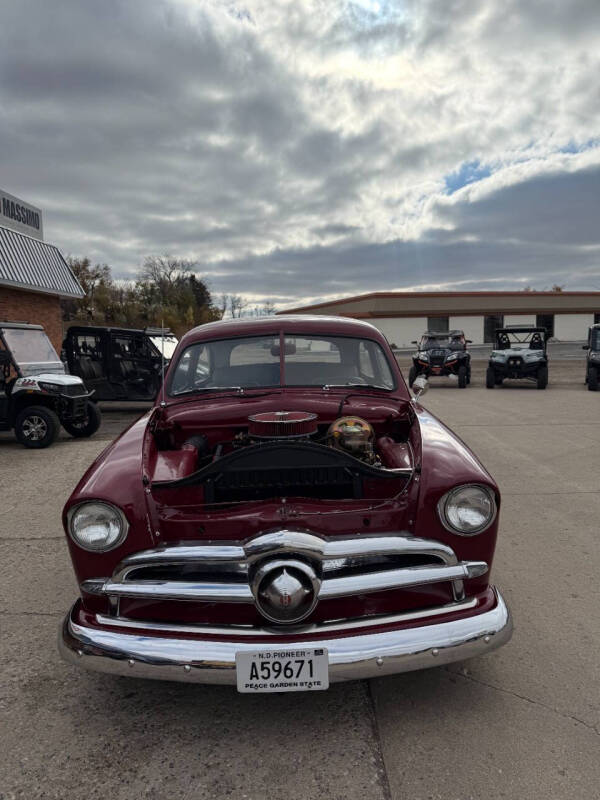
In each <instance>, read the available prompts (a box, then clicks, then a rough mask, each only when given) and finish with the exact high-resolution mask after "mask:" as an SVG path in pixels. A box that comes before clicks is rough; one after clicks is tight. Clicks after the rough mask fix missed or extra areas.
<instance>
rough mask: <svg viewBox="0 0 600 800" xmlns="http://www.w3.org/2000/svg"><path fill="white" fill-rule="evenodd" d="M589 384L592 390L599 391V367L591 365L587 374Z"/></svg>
mask: <svg viewBox="0 0 600 800" xmlns="http://www.w3.org/2000/svg"><path fill="white" fill-rule="evenodd" d="M587 386H588V389H589V390H590V392H597V391H598V367H590V368H589V370H588V374H587Z"/></svg>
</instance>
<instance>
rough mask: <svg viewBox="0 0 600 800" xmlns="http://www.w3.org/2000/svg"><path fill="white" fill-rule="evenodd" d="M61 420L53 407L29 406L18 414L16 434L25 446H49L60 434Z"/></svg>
mask: <svg viewBox="0 0 600 800" xmlns="http://www.w3.org/2000/svg"><path fill="white" fill-rule="evenodd" d="M59 431H60V420H59V419H58V417H57V416H56V414H55V413H54V411H52V409H51V408H46V407H45V406H29V407H28V408H24V409H23V411H21V412H20V413H19V414H18V415H17V419H16V421H15V436H16V437H17V440H18V441H19V442H21V444H22V445H24V446H25V447H29V448H32V449H36V450H40V449H41V448H42V447H49V446H50V445H51V444H52V443H53V442H54V441H56V437H57V436H58V432H59Z"/></svg>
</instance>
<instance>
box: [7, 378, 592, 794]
mask: <svg viewBox="0 0 600 800" xmlns="http://www.w3.org/2000/svg"><path fill="white" fill-rule="evenodd" d="M575 366H576V365H575ZM569 369H570V365H567V372H566V373H564V374H562V376H561V374H560V373H559V372H557V374H556V382H555V383H554V384H552V383H551V384H550V386H549V388H548V389H547V390H546V391H544V392H538V391H536V390H533V391H532V390H530V389H529V387H523V388H521V387H520V385H519V384H514V385H513V386H506V387H501V388H498V389H495V390H493V391H489V390H486V389H484V388H482V387H481V385H479V386H477V381H474V383H473V384H472V385H471V386H470V387H469V388H468V389H466V390H459V389H457V388H455V387H454V386H452V384H451V383H450V382H444V381H440V382H439V383H437V382H433V381H432V388H431V389H430V391H429V393H428V394H427V395H426V396H425V397H424V398H423V402H424V405H426V406H427V407H428V408H430V409H431V410H432V411H433V412H434V413H436V414H438V416H440V417H441V418H442V419H444V421H446V422H447V423H448V424H449V425H450V426H451V427H452V428H454V430H456V432H457V433H458V434H459V435H460V436H461V437H462V438H463V439H464V440H465V441H466V442H467V443H468V444H470V445H471V446H472V447H473V448H474V450H475V451H476V453H477V454H478V455H479V457H480V458H481V460H482V461H483V462H484V464H486V466H487V467H488V468H489V469H490V471H491V472H492V474H493V475H494V476H495V477H496V478H497V480H498V481H499V483H500V486H501V489H502V491H503V504H502V509H501V532H500V539H499V546H498V550H497V555H496V560H495V564H494V569H493V578H494V580H495V582H497V583H498V585H499V586H500V587H501V588H502V590H503V592H504V594H505V596H506V598H507V600H508V602H509V603H510V605H511V608H512V610H513V613H514V617H515V634H514V638H513V640H512V642H511V643H510V644H509V645H507V646H506V647H505V648H503V649H501V650H499V651H496V652H494V653H493V654H490V655H489V656H485V657H482V658H479V659H474V660H472V661H468V662H464V663H462V664H453V665H450V666H448V667H446V668H439V669H432V670H426V671H423V672H419V673H412V674H406V675H398V676H393V677H389V678H385V679H380V680H375V681H371V682H370V683H367V682H357V683H350V684H338V685H335V686H333V687H332V688H331V689H330V691H329V692H326V693H314V694H299V695H263V696H261V697H253V696H246V695H238V694H237V693H236V692H235V691H234V690H232V689H229V688H211V687H202V686H198V685H195V686H188V685H183V684H168V683H154V682H152V683H150V682H144V681H140V680H134V679H133V678H111V677H109V676H105V675H100V674H97V675H94V674H93V673H85V672H82V671H79V670H77V669H76V668H74V667H70V666H68V665H66V664H64V663H62V662H61V661H60V660H59V657H58V654H57V652H56V645H55V639H56V629H57V626H58V622H59V620H60V618H61V615H62V614H63V613H64V611H66V609H67V607H68V605H69V604H70V602H71V601H72V599H73V598H74V597H75V596H76V591H77V589H76V583H75V580H74V577H73V574H72V570H71V564H70V561H69V558H68V553H67V549H66V546H65V542H64V539H63V533H62V528H61V523H60V511H61V508H62V505H63V503H64V501H65V499H66V498H67V496H68V494H69V493H70V491H71V489H72V488H73V486H74V484H75V483H76V481H77V480H78V478H79V477H80V476H81V474H82V473H83V471H84V469H85V467H86V466H87V465H88V464H89V463H90V462H91V461H92V460H93V458H94V457H95V456H96V455H97V454H98V453H99V452H100V450H102V448H103V447H105V446H106V444H107V439H109V438H110V437H111V436H112V435H113V434H114V433H116V432H117V430H118V429H119V428H120V427H124V426H126V425H127V424H129V422H130V421H132V420H133V419H134V418H135V417H136V416H138V415H139V413H141V411H143V409H141V410H140V409H135V410H134V411H131V410H127V409H125V410H117V411H111V410H108V411H107V412H106V413H105V414H104V423H103V427H102V428H101V430H100V431H99V434H98V435H97V436H96V437H94V438H92V439H89V440H79V441H75V440H69V439H67V438H65V439H61V440H59V442H58V443H57V444H56V445H54V447H53V448H52V449H51V450H46V451H28V450H25V449H23V448H21V447H20V446H19V445H17V444H16V443H15V442H14V441H13V440H12V438H11V437H9V436H7V435H3V436H2V437H0V474H1V475H2V486H3V490H4V504H3V510H4V514H3V515H2V518H1V521H0V559H1V560H0V563H1V564H2V577H1V579H0V625H1V627H2V636H1V639H0V642H1V644H0V648H1V650H0V670H1V673H2V675H1V678H0V687H1V688H0V714H1V715H2V722H1V723H0V798H2V800H7V799H8V798H27V799H28V800H29V798H52V799H54V798H56V799H57V800H58V798H60V799H61V800H66V799H69V800H70V798H95V797H98V798H100V797H101V798H105V797H107V796H110V797H111V798H115V800H120V798H128V800H129V799H130V798H137V797H147V798H155V799H156V800H162V798H165V799H166V798H168V799H169V800H171V798H175V797H182V798H209V797H210V798H221V797H231V798H235V799H237V798H240V800H241V798H261V800H263V798H265V797H269V798H272V799H273V800H279V798H286V800H288V799H290V800H294V799H295V798H305V799H307V800H309V799H310V798H319V800H322V799H326V800H330V798H340V799H341V798H344V799H345V798H359V797H360V798H361V800H370V799H371V798H377V799H380V798H381V799H383V800H385V799H386V798H390V797H391V798H402V799H404V798H410V800H442V798H443V800H447V799H448V798H449V799H451V800H455V799H456V800H469V799H470V798H473V800H480V798H484V797H485V798H490V799H491V800H495V798H503V799H506V798H508V800H512V798H514V799H515V800H517V799H518V800H523V798H528V800H529V799H531V798H533V799H537V798H540V800H542V799H543V800H553V799H554V798H556V800H559V798H560V800H564V799H565V798H579V797H582V798H583V797H586V798H592V797H595V796H597V787H598V785H600V760H599V759H598V758H597V754H598V746H599V744H600V742H599V735H600V719H599V716H600V708H599V700H600V671H599V667H598V653H599V652H600V635H599V621H598V607H599V600H600V597H599V593H598V581H597V574H596V573H597V568H598V555H599V549H600V545H599V537H598V519H599V518H600V496H599V482H598V458H597V453H598V449H599V445H600V395H598V394H593V393H591V392H587V391H586V390H585V389H584V387H583V384H582V382H581V377H582V376H581V375H578V373H577V370H576V369H571V371H569ZM474 378H475V375H474ZM575 378H577V381H576V380H575Z"/></svg>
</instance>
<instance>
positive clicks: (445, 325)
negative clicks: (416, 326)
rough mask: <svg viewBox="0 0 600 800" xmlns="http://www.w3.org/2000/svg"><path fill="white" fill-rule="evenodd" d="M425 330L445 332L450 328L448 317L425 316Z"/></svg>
mask: <svg viewBox="0 0 600 800" xmlns="http://www.w3.org/2000/svg"><path fill="white" fill-rule="evenodd" d="M427 330H428V331H434V332H435V333H446V332H447V331H449V330H450V317H427Z"/></svg>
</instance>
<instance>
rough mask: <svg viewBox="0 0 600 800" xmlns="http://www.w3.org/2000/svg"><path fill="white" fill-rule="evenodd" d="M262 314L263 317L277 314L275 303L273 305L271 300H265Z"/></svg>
mask: <svg viewBox="0 0 600 800" xmlns="http://www.w3.org/2000/svg"><path fill="white" fill-rule="evenodd" d="M260 312H261V314H262V316H263V317H270V316H272V315H273V314H274V313H275V303H273V302H272V301H271V300H265V302H264V305H263V307H262V308H261V310H260Z"/></svg>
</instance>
